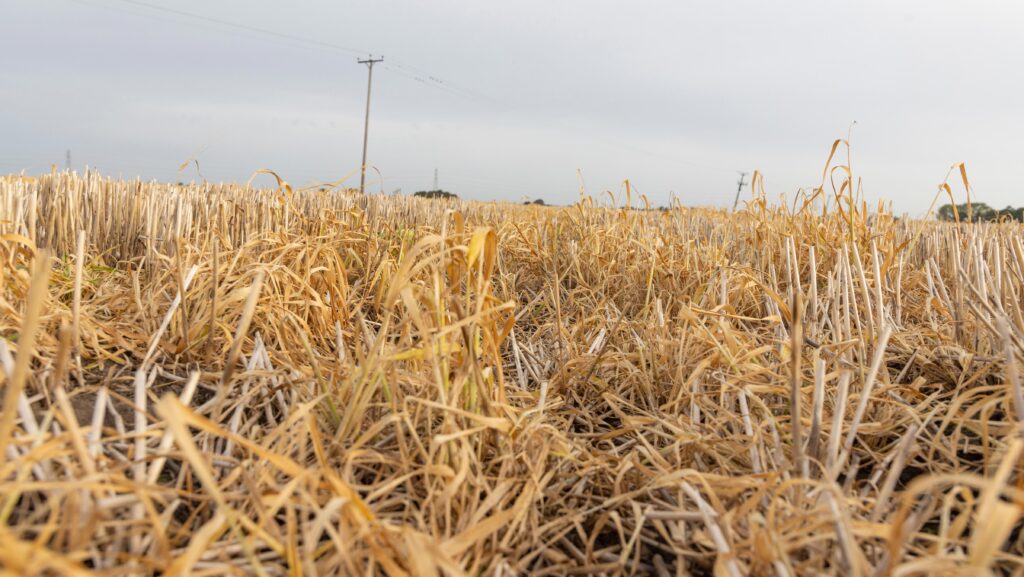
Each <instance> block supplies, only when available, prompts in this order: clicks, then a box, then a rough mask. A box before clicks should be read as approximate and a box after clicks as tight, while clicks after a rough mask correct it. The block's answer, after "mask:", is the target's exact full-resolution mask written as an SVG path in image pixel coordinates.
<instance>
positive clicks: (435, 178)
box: [434, 168, 441, 190]
mask: <svg viewBox="0 0 1024 577" xmlns="http://www.w3.org/2000/svg"><path fill="white" fill-rule="evenodd" d="M434 190H441V189H440V188H439V187H438V186H437V169H436V168H435V169H434Z"/></svg>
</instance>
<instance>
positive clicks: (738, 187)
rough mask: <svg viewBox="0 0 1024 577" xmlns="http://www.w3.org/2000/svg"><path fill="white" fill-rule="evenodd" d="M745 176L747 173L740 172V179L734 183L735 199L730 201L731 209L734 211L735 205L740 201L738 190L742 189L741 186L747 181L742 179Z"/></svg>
mask: <svg viewBox="0 0 1024 577" xmlns="http://www.w3.org/2000/svg"><path fill="white" fill-rule="evenodd" d="M746 177H747V173H745V172H741V173H740V181H739V182H738V183H736V200H734V201H732V211H733V212H736V206H738V205H739V203H740V191H741V190H743V186H744V185H745V184H747V183H745V182H743V179H744V178H746Z"/></svg>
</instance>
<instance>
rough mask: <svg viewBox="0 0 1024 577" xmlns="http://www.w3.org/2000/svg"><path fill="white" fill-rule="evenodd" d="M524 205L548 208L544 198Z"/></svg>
mask: <svg viewBox="0 0 1024 577" xmlns="http://www.w3.org/2000/svg"><path fill="white" fill-rule="evenodd" d="M523 204H536V205H538V206H547V204H546V203H545V202H544V199H543V198H538V199H537V200H534V201H532V202H531V201H529V200H528V201H526V202H524V203H523Z"/></svg>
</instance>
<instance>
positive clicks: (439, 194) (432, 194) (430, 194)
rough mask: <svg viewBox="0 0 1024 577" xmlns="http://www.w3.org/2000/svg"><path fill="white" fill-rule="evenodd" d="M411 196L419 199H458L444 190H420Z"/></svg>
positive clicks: (455, 195)
mask: <svg viewBox="0 0 1024 577" xmlns="http://www.w3.org/2000/svg"><path fill="white" fill-rule="evenodd" d="M413 196H418V197H420V198H453V199H454V198H459V196H458V195H457V194H454V193H451V192H448V191H445V190H421V191H418V192H414V193H413Z"/></svg>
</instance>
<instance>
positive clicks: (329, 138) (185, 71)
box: [0, 0, 1024, 215]
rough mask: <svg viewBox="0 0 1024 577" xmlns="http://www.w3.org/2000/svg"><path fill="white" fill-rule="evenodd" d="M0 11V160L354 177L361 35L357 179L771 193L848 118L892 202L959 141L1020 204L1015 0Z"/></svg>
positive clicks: (506, 188)
mask: <svg viewBox="0 0 1024 577" xmlns="http://www.w3.org/2000/svg"><path fill="white" fill-rule="evenodd" d="M161 8H164V9H163V10H162V9H161ZM168 9H169V10H171V11H168ZM173 11H180V12H181V13H175V12H173ZM0 22H3V24H4V26H3V29H4V34H2V35H0V53H2V54H3V55H4V57H3V65H2V66H0V110H2V112H0V114H2V116H0V118H2V119H3V121H2V122H0V134H2V138H0V173H9V172H21V171H26V172H28V173H41V172H46V171H49V169H50V166H51V164H52V163H56V164H57V165H58V166H59V167H63V166H64V163H65V151H66V150H70V151H71V158H72V167H73V168H75V169H77V170H81V169H82V168H84V167H85V166H86V165H89V166H91V167H95V168H97V169H99V170H100V171H102V172H104V173H106V174H110V175H123V176H125V177H132V178H134V177H141V178H143V179H147V180H148V179H157V180H164V181H179V180H185V181H188V180H192V179H195V178H197V173H196V171H195V167H194V166H191V167H189V168H188V169H186V170H185V171H182V172H179V166H180V165H181V164H182V162H184V161H185V160H186V159H189V158H196V159H197V160H198V162H199V167H200V169H201V171H202V175H203V176H204V177H205V178H207V179H209V180H211V181H238V182H245V181H246V180H248V179H249V178H250V177H251V176H252V174H253V172H254V171H256V170H257V169H260V168H270V169H273V170H275V171H277V172H278V173H279V174H281V176H282V177H283V178H285V179H286V180H288V181H289V182H291V183H293V184H295V185H302V184H309V183H314V182H326V181H334V180H338V179H342V178H346V177H347V180H346V181H345V182H346V183H347V184H350V185H352V186H358V183H359V175H358V166H359V162H360V154H361V146H362V131H363V112H364V108H363V107H364V106H365V98H366V76H367V73H366V67H365V66H363V65H360V64H358V63H357V62H356V59H357V58H358V57H359V56H360V55H361V54H362V55H363V56H365V54H367V53H372V54H374V55H383V56H384V59H385V60H384V62H383V63H382V64H381V65H378V66H377V67H376V68H375V69H374V84H373V99H372V110H371V120H370V143H369V159H368V164H370V165H371V166H372V167H373V169H371V170H370V171H369V172H368V174H367V189H368V191H372V192H381V191H383V192H386V193H391V192H394V191H396V190H399V189H400V190H401V191H402V192H403V193H405V194H411V193H412V192H414V191H417V190H422V189H430V188H432V187H433V180H434V170H435V169H437V171H438V176H439V181H440V186H441V188H443V189H445V190H449V191H451V192H454V193H456V194H458V195H460V196H462V197H464V198H473V199H479V200H508V201H522V200H525V199H534V198H543V199H544V200H546V201H547V202H549V203H558V204H567V203H571V202H573V201H575V200H576V199H577V198H578V197H579V177H578V172H577V171H579V173H580V174H582V180H583V183H584V185H585V187H586V190H587V192H588V193H590V194H592V195H594V196H598V195H602V194H603V192H604V191H612V192H614V193H618V192H619V191H620V190H621V186H622V182H623V180H624V179H627V178H628V179H629V181H630V183H631V184H632V185H633V187H634V188H635V189H636V191H637V192H639V193H641V194H644V195H646V196H647V197H648V199H649V201H650V202H651V204H653V205H665V204H668V202H669V199H670V197H671V196H673V195H674V196H675V197H676V198H677V199H679V201H680V202H682V203H683V204H686V205H703V206H731V205H732V202H733V197H734V195H735V192H736V180H737V178H738V177H739V175H738V172H739V171H746V172H752V171H753V170H755V169H756V170H759V171H761V173H762V174H763V175H764V184H765V188H766V190H767V192H768V194H769V197H770V198H773V199H776V198H778V197H779V195H781V194H786V195H787V196H788V197H789V198H792V195H793V194H794V192H795V191H796V190H797V189H798V188H801V187H803V188H811V187H814V186H817V185H818V184H819V182H820V180H821V173H822V169H823V167H824V163H825V160H826V158H827V156H828V153H829V149H830V147H831V144H832V142H833V141H834V140H835V139H836V138H845V137H846V136H847V134H848V133H849V134H851V136H852V138H851V142H852V166H853V171H854V174H855V176H856V177H858V178H860V179H862V181H861V182H862V186H863V191H864V193H865V196H866V198H867V199H868V200H869V201H872V202H873V201H875V200H877V199H887V200H891V201H892V202H893V206H894V210H895V211H896V212H897V213H903V212H907V213H909V214H911V215H920V214H923V213H924V212H925V211H926V210H927V209H928V206H929V205H930V203H931V202H932V199H933V198H934V196H935V193H936V189H937V185H938V184H939V183H941V182H942V180H943V178H944V177H945V176H946V173H947V171H948V170H949V168H950V166H952V165H953V164H954V163H957V162H966V164H967V170H968V175H969V176H970V178H971V184H972V193H973V194H972V199H973V200H975V201H982V202H987V203H988V204H989V205H991V206H993V207H996V208H1002V207H1004V206H1006V205H1014V206H1019V205H1021V204H1024V195H1021V194H1020V193H1019V192H1017V193H1014V190H1016V189H1017V188H1018V187H1020V185H1019V184H1018V180H1019V179H1018V176H1017V175H1016V170H1015V168H1016V166H1017V161H1018V157H1019V156H1020V151H1021V147H1022V144H1021V135H1022V134H1024V130H1022V129H1024V107H1022V106H1020V104H1019V103H1018V100H1019V94H1020V89H1021V86H1022V81H1021V80H1020V79H1021V75H1020V71H1021V70H1022V69H1024V42H1022V41H1021V40H1020V36H1019V31H1020V30H1021V29H1022V28H1024V4H1019V3H1014V2H1009V1H1006V2H974V3H969V4H967V3H962V2H952V1H948V0H939V1H929V2H925V1H918V2H903V1H893V2H882V1H864V2H843V3H840V2H831V1H825V2H822V1H820V0H818V1H805V0H798V1H791V2H786V3H778V4H777V3H767V2H759V1H753V0H737V1H734V2H710V1H701V2H693V1H686V2H669V1H665V2H653V1H647V2H645V1H640V2H629V3H627V2H621V1H620V2H613V1H595V0H586V1H585V0H566V1H559V2H551V1H547V2H545V1H539V0H522V1H519V2H502V3H496V2H480V1H469V0H434V1H431V2H426V1H405V2H399V1H389V0H358V1H345V2H328V1H326V0H299V1H295V2H288V3H284V2H270V1H264V0H252V1H249V2H242V1H240V0H206V1H202V0H178V1H176V2H173V3H172V2H170V0H145V1H137V0H5V1H4V2H2V4H0ZM225 22H230V23H233V24H235V26H231V25H228V24H225ZM245 27H248V29H245ZM254 29H259V30H262V31H263V32H261V31H256V30H254ZM266 31H270V32H272V33H273V34H270V33H267V32H266ZM295 38H302V39H307V40H311V41H316V42H320V43H321V44H316V43H314V42H305V41H300V40H296V39H295ZM854 122H856V124H853V123H854ZM851 126H852V128H851ZM842 158H843V160H845V154H843V155H842ZM260 178H261V179H267V181H263V180H257V182H263V183H265V184H267V185H270V184H271V181H270V180H269V178H268V177H260ZM748 180H749V176H748ZM950 183H951V185H952V186H953V188H954V191H956V193H957V194H958V200H959V201H961V202H962V201H963V198H964V197H963V190H962V188H963V187H962V185H960V184H959V178H958V175H957V176H956V177H955V178H951V180H950ZM749 194H750V189H749V187H748V188H745V189H744V191H743V196H742V198H749ZM941 202H944V201H940V203H941Z"/></svg>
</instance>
